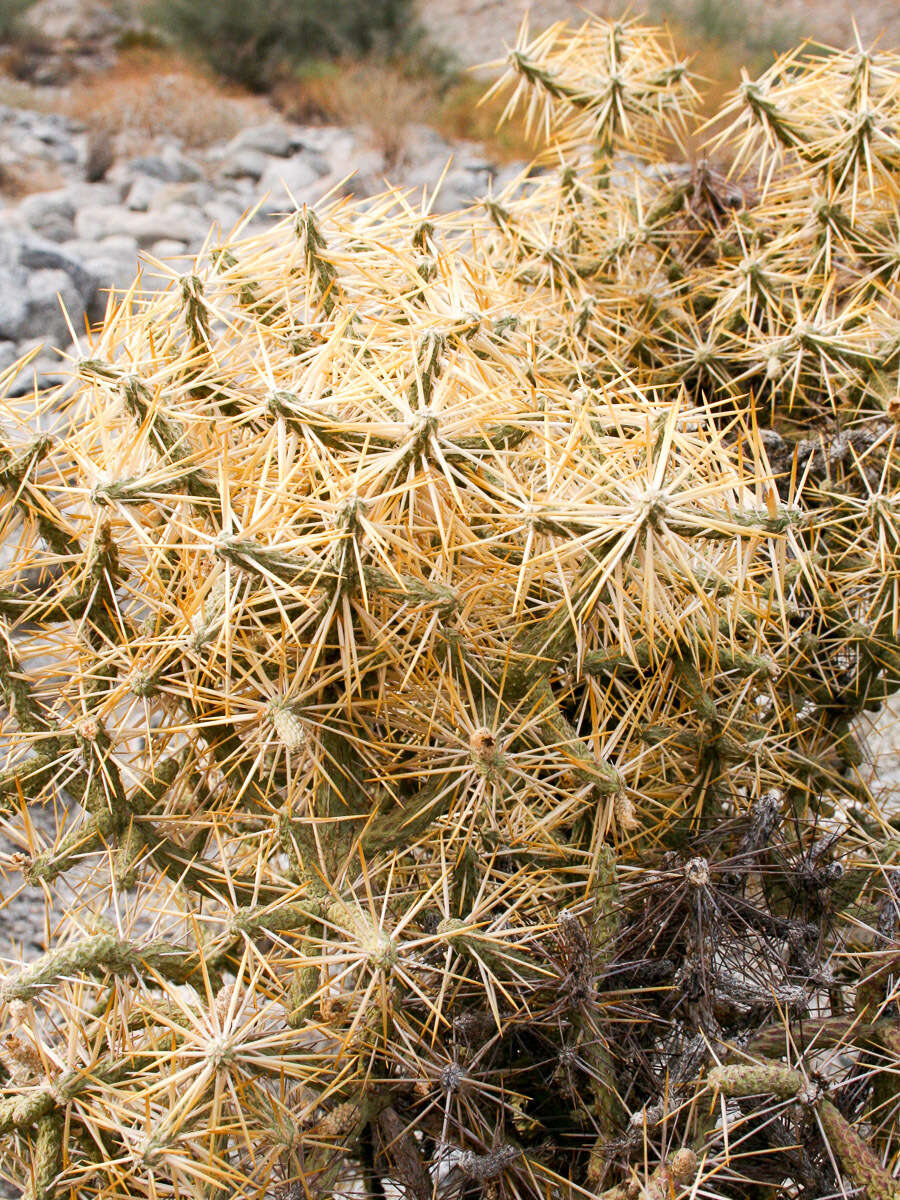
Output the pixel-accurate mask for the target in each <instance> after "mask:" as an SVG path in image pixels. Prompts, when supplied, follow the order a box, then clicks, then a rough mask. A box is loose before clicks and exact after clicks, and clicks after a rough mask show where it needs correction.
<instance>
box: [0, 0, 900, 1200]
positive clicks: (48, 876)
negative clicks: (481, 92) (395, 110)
mask: <svg viewBox="0 0 900 1200" xmlns="http://www.w3.org/2000/svg"><path fill="white" fill-rule="evenodd" d="M506 67H507V69H506V72H505V74H504V75H503V77H502V78H501V79H500V80H499V82H498V83H497V85H496V87H497V89H498V91H500V92H501V93H504V94H505V95H507V97H508V99H509V103H508V109H507V114H508V116H509V117H510V118H512V117H513V116H514V115H515V114H516V113H517V112H518V111H519V110H522V109H524V111H525V114H526V118H527V120H528V121H529V122H530V125H531V127H532V128H533V129H534V130H535V131H536V132H537V133H538V134H539V135H541V136H542V137H543V138H544V140H545V142H546V145H545V146H544V148H543V149H542V150H541V151H540V154H541V157H540V160H539V165H540V166H541V168H542V169H541V170H540V171H535V172H533V173H532V174H531V175H529V176H528V177H525V178H522V179H521V180H519V181H517V182H516V183H515V184H513V185H511V186H510V187H509V188H508V189H507V190H506V191H505V192H503V193H502V194H497V195H491V196H488V197H486V198H485V201H484V204H483V205H482V206H481V207H480V208H479V209H477V210H474V211H472V212H470V213H466V214H462V215H457V216H451V217H446V218H437V217H433V216H432V215H430V213H429V211H428V208H427V204H426V205H424V206H423V205H421V204H418V203H413V201H412V199H411V198H410V197H405V196H402V195H399V194H396V193H388V194H385V195H384V196H382V197H379V198H377V199H375V200H373V201H369V202H367V203H366V204H365V205H355V204H353V203H351V202H349V201H346V200H341V201H333V202H328V203H323V204H322V205H320V206H319V207H318V209H317V210H316V211H313V210H311V209H306V208H304V209H302V210H300V211H296V212H292V213H289V214H288V215H287V216H285V218H284V219H283V220H281V221H280V222H279V223H278V224H276V225H273V226H272V227H271V228H270V229H269V230H268V231H267V232H265V233H263V234H260V235H257V236H254V237H249V238H248V237H241V236H240V234H239V233H237V234H235V236H233V237H232V238H230V239H229V240H228V241H227V244H224V245H218V246H211V247H210V248H209V249H208V250H207V252H205V253H204V254H203V255H202V256H201V258H200V259H198V261H197V263H196V264H195V265H194V267H193V268H192V270H191V271H190V272H189V274H188V275H186V276H185V277H184V278H182V279H177V280H174V281H173V285H172V287H171V288H170V289H169V290H168V292H166V293H165V294H163V295H162V296H158V297H155V298H153V299H152V300H148V301H146V302H145V301H143V300H142V299H141V297H140V295H139V293H138V292H137V291H134V292H133V293H132V294H130V295H128V296H126V297H125V298H124V299H122V300H121V301H120V302H118V303H115V304H114V303H111V304H110V307H109V311H108V314H107V317H106V319H105V321H104V322H103V323H102V326H101V327H100V328H98V329H97V330H95V331H93V332H92V333H91V334H90V335H88V336H86V337H84V338H83V339H82V343H81V344H82V354H81V357H80V358H79V359H78V361H77V362H75V363H74V366H73V374H74V377H75V385H74V387H72V388H70V389H68V390H66V391H60V392H57V393H52V394H50V395H46V396H36V397H33V398H32V399H31V400H25V401H22V400H18V401H12V400H8V401H6V402H4V404H3V411H2V436H3V446H2V455H0V484H2V488H3V493H2V494H3V500H2V519H3V530H4V536H5V538H6V541H7V542H8V543H10V544H11V545H12V546H13V547H14V549H15V555H14V557H13V561H12V562H11V563H10V564H9V565H8V566H6V567H4V568H3V571H2V578H0V584H2V586H0V619H2V629H0V633H2V637H0V690H2V695H3V699H4V701H5V709H4V715H3V719H2V738H3V741H2V745H3V754H4V758H5V761H4V763H3V770H2V772H0V811H2V823H3V832H4V835H5V837H6V838H7V841H8V842H9V841H12V843H14V845H15V846H16V851H15V853H10V854H8V855H7V857H6V858H5V859H4V860H3V868H4V873H5V879H6V883H5V888H6V893H7V894H8V895H14V894H16V893H17V892H18V890H20V889H22V888H33V889H39V890H42V891H43V894H44V896H45V897H46V901H47V905H48V914H49V917H48V935H49V941H48V944H47V948H46V953H45V954H44V955H43V956H42V957H39V958H37V959H34V958H31V959H29V960H27V961H22V958H21V956H17V952H16V951H15V949H11V950H9V952H8V955H7V959H6V970H5V974H4V976H3V979H2V982H0V1022H2V1029H3V1041H2V1043H0V1045H2V1051H0V1058H2V1067H0V1168H2V1171H3V1173H4V1174H5V1175H6V1176H7V1177H8V1178H9V1179H10V1180H11V1181H13V1183H14V1184H15V1185H16V1186H17V1187H18V1188H20V1189H25V1190H27V1191H28V1194H29V1195H30V1196H32V1197H33V1200H50V1198H51V1197H56V1196H59V1197H62V1196H67V1197H73V1198H75V1197H77V1198H78V1200H88V1198H92V1197H97V1198H100V1197H102V1198H104V1200H113V1198H116V1200H119V1198H124V1197H140V1198H143V1200H164V1198H169V1197H171V1198H176V1197H178V1198H181V1200H183V1198H186V1197H190V1198H191V1200H193V1198H195V1197H196V1198H198V1200H199V1198H200V1197H204V1198H210V1200H224V1198H225V1197H247V1198H250V1197H284V1198H287V1197H290V1198H292V1200H297V1198H299V1197H322V1198H326V1197H331V1196H338V1197H341V1196H345V1195H346V1196H350V1195H354V1196H355V1195H361V1194H366V1195H369V1196H371V1197H380V1196H385V1195H397V1194H402V1195H405V1196H407V1197H410V1198H411V1200H429V1197H432V1196H441V1197H443V1196H448V1195H462V1194H464V1195H466V1196H467V1197H474V1196H481V1195H484V1196H485V1197H488V1196H489V1197H509V1198H522V1200H525V1198H526V1197H527V1198H532V1197H533V1198H534V1200H538V1198H539V1197H540V1198H546V1197H560V1198H562V1197H565V1198H566V1200H568V1198H570V1197H572V1198H574V1197H577V1196H591V1195H603V1196H606V1197H608V1198H610V1200H612V1198H613V1197H616V1198H621V1200H624V1198H633V1197H638V1196H643V1197H660V1198H662V1197H665V1198H667V1200H669V1198H671V1197H673V1196H676V1195H684V1196H688V1195H691V1196H697V1195H703V1196H706V1197H717V1196H723V1197H735V1198H737V1197H746V1196H753V1197H764V1196H770V1197H772V1200H775V1197H777V1196H783V1197H787V1196H791V1197H799V1196H808V1197H813V1196H824V1195H840V1194H850V1193H849V1191H848V1190H847V1189H855V1191H854V1192H853V1194H858V1195H865V1196H867V1197H868V1200H882V1198H883V1197H893V1198H896V1197H897V1195H898V1184H897V1183H896V1182H895V1175H896V1172H897V1161H898V1155H900V1140H898V1133H897V1130H898V1127H900V1121H898V1108H900V1086H898V1070H897V1061H898V1058H897V1051H898V1039H900V1032H898V1030H900V1025H898V1017H900V1010H898V973H897V972H898V968H897V962H898V960H897V936H898V935H897V930H898V892H900V884H898V875H897V872H898V869H900V867H898V857H900V849H898V846H900V843H898V839H897V829H896V824H894V825H893V826H892V825H891V823H890V821H889V820H888V817H887V816H886V815H885V813H883V812H882V811H881V810H880V809H879V807H878V805H877V803H876V802H875V800H874V799H873V797H872V796H871V795H870V794H869V792H868V791H867V788H866V786H865V784H864V783H863V782H862V780H861V779H860V777H859V776H858V774H857V771H856V768H857V767H858V766H859V764H860V761H861V758H862V754H863V751H862V749H861V747H860V745H859V744H858V742H857V740H856V738H855V736H854V728H855V727H854V724H853V720H854V718H855V717H856V716H857V715H858V714H859V713H860V712H862V710H864V709H867V708H873V707H877V706H878V705H879V704H880V703H881V702H882V701H883V700H884V698H885V697H886V696H887V695H888V694H889V693H891V692H892V691H894V690H895V689H896V688H897V687H898V686H900V641H898V612H900V588H898V580H900V556H898V547H900V520H898V514H900V456H898V451H897V446H896V441H897V430H898V425H897V412H898V402H897V389H898V371H900V304H898V300H897V292H898V285H900V253H898V249H897V246H898V236H900V212H898V208H897V195H898V182H900V175H898V171H900V157H898V155H900V150H898V143H897V133H896V131H897V129H898V128H900V60H898V59H897V58H896V57H894V56H892V55H890V54H887V53H885V52H883V51H881V50H875V51H872V52H869V53H865V52H863V51H862V50H860V51H854V52H847V53H844V52H841V53H837V52H835V53H824V52H823V53H822V54H820V55H817V54H816V53H814V52H812V51H810V50H809V49H807V50H805V51H803V52H802V53H800V52H798V53H797V54H794V55H788V56H786V57H785V58H783V59H781V60H779V61H778V62H776V63H775V64H774V65H773V66H772V67H771V69H770V70H769V71H768V72H767V73H766V74H765V75H764V76H763V77H762V79H760V80H758V81H756V82H750V81H747V82H746V83H745V84H743V85H742V87H741V89H740V91H739V93H738V94H737V95H736V96H735V98H734V100H733V102H732V103H730V104H729V106H728V107H727V109H726V111H725V113H724V114H723V116H722V119H721V120H719V121H718V122H717V123H716V124H715V129H716V134H715V141H714V142H713V144H712V146H711V148H710V154H711V155H712V156H714V159H713V162H707V161H705V160H704V161H700V162H697V163H696V164H695V165H693V166H686V167H673V166H672V165H671V162H672V160H674V159H677V158H679V156H682V157H683V156H684V154H685V153H686V152H685V151H684V150H683V146H685V145H687V144H688V143H687V139H688V138H691V139H693V143H692V144H697V138H698V136H702V131H701V134H699V135H698V132H697V129H696V120H695V117H694V106H695V102H696V99H697V94H696V91H695V89H694V85H693V83H692V81H691V77H690V73H689V71H688V69H687V67H686V66H685V65H684V64H682V63H679V62H677V61H676V60H675V59H674V58H673V56H672V54H671V51H670V47H669V45H668V42H667V40H666V38H665V37H664V36H663V35H661V34H660V33H658V32H655V31H653V30H650V29H644V28H642V27H640V26H639V25H637V24H631V23H625V24H607V23H604V22H602V21H597V20H591V21H589V22H588V23H587V24H585V25H584V26H583V27H582V28H581V29H578V30H570V29H568V28H567V27H564V26H557V27H554V28H553V29H551V30H549V31H548V32H546V33H545V34H542V35H540V36H539V37H537V38H536V39H535V40H534V41H531V40H529V36H528V34H527V31H523V34H522V37H521V39H520V42H519V44H518V46H517V47H516V49H515V50H514V51H513V52H512V53H511V55H510V56H509V59H508V61H507V64H506ZM713 163H715V164H717V165H713ZM729 163H730V164H731V165H730V168H729ZM729 171H730V173H729ZM51 426H52V427H53V429H54V432H52V433H47V432H46V430H47V429H48V428H49V427H51ZM39 812H41V814H42V818H41V820H40V821H39V820H37V814H38V813H39Z"/></svg>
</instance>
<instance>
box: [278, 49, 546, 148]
mask: <svg viewBox="0 0 900 1200" xmlns="http://www.w3.org/2000/svg"><path fill="white" fill-rule="evenodd" d="M484 91H485V84H484V81H483V80H479V79H473V78H471V77H468V76H463V77H460V78H458V79H454V80H453V81H452V82H450V83H449V84H448V83H447V82H446V81H443V80H441V79H440V78H438V77H437V76H429V75H425V74H422V73H411V72H410V71H407V70H404V69H403V68H402V66H396V65H391V64H388V63H383V62H377V61H373V60H370V61H366V62H348V63H339V64H327V65H324V66H319V67H317V68H316V69H314V70H310V71H307V72H305V73H304V74H303V75H302V76H300V77H299V78H296V79H293V80H291V81H289V82H285V83H283V84H282V85H280V86H279V88H278V89H277V90H276V93H275V96H274V99H275V102H276V104H277V105H278V107H279V108H280V109H281V111H282V112H283V113H284V115H285V116H286V117H288V118H289V119H290V120H292V121H300V122H306V123H313V124H315V123H326V124H335V125H364V126H366V127H367V128H368V130H369V132H370V134H371V138H372V142H373V144H374V145H375V146H376V147H377V148H378V149H379V150H381V151H382V153H383V154H384V156H385V158H386V159H387V161H388V163H389V164H390V165H392V166H395V165H397V164H398V163H399V162H401V161H402V158H403V151H404V148H405V145H406V141H407V136H408V131H409V127H410V125H413V124H422V123H425V124H428V125H431V126H432V127H433V128H435V129H436V130H437V131H438V132H439V133H441V134H443V136H444V137H446V138H448V139H451V140H452V139H458V138H468V139H470V140H472V141H477V142H481V143H483V144H484V146H485V149H486V151H487V152H488V154H489V155H490V156H491V157H492V158H494V159H496V160H497V161H499V162H507V161H509V160H510V159H513V158H529V157H530V156H531V146H530V144H529V142H527V141H526V139H525V138H524V137H523V136H522V135H521V133H520V131H519V130H518V129H516V128H514V127H513V126H510V125H506V126H503V127H502V128H500V127H498V121H499V116H500V112H501V108H500V106H498V105H497V104H494V103H490V102H489V103H487V104H485V105H481V103H480V102H481V99H482V96H483V95H484Z"/></svg>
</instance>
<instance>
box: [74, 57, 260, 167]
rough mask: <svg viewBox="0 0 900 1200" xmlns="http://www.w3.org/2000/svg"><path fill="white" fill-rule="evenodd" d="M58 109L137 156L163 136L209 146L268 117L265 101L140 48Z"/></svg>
mask: <svg viewBox="0 0 900 1200" xmlns="http://www.w3.org/2000/svg"><path fill="white" fill-rule="evenodd" d="M60 108H61V111H63V112H65V113H66V114H67V115H69V116H71V117H75V118H76V119H77V120H79V121H83V122H84V123H85V124H86V125H87V127H88V128H89V129H90V130H93V131H95V132H97V133H100V134H103V135H105V136H107V137H109V138H117V139H120V140H121V141H122V142H123V143H125V148H130V149H132V150H133V151H136V150H140V149H141V148H143V146H145V145H146V143H147V142H148V141H149V140H150V139H151V138H153V137H156V136H160V135H162V136H169V137H176V138H180V139H181V140H182V141H183V142H184V144H185V145H186V146H188V147H203V146H208V145H209V144H210V143H212V142H217V141H222V140H224V139H227V138H229V137H232V136H233V135H234V134H235V133H237V132H238V130H239V129H241V128H243V127H244V126H245V125H246V124H248V123H249V122H251V121H252V120H253V119H257V120H258V119H260V117H261V116H263V115H264V113H265V105H264V103H263V102H262V101H260V100H254V99H252V98H250V97H248V96H247V95H246V94H245V93H243V92H241V91H240V90H239V89H236V88H228V87H225V86H223V85H222V84H221V83H219V82H217V81H216V80H215V79H213V78H212V76H211V75H210V74H209V73H207V72H205V71H203V70H201V69H200V68H199V67H197V66H196V65H194V64H193V63H192V62H191V61H189V60H187V59H184V58H179V57H178V56H177V55H173V54H172V53H171V52H170V51H161V50H148V49H142V48H135V49H132V50H129V51H126V52H124V53H122V54H121V55H120V56H119V59H118V62H117V63H116V65H115V67H114V68H113V69H112V70H110V71H107V72H103V73H101V74H98V75H92V76H87V77H83V78H82V79H80V80H78V81H76V82H75V83H74V84H73V85H72V86H71V87H70V88H69V89H67V94H66V95H65V97H64V98H61V101H60Z"/></svg>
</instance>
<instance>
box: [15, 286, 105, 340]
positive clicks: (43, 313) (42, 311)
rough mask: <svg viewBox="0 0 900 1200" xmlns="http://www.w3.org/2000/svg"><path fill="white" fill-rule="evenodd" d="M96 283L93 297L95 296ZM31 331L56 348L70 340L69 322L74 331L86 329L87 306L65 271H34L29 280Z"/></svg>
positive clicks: (28, 318)
mask: <svg viewBox="0 0 900 1200" xmlns="http://www.w3.org/2000/svg"><path fill="white" fill-rule="evenodd" d="M96 290H97V289H96V282H95V283H94V286H93V288H92V293H93V292H96ZM27 297H28V316H27V322H28V329H29V331H32V332H34V333H35V334H36V335H39V336H40V337H42V338H44V339H46V340H47V341H48V342H52V343H53V344H54V345H59V344H68V342H69V341H70V340H71V336H72V335H71V333H70V332H69V325H68V324H67V322H66V316H65V314H64V312H63V309H65V313H67V314H68V318H69V321H70V322H71V324H72V327H73V328H74V329H75V330H78V329H79V328H83V327H84V315H85V311H86V307H87V306H86V304H85V302H84V300H83V298H82V295H81V293H80V292H79V291H78V289H77V288H76V287H75V286H74V284H73V282H72V279H71V277H70V276H69V275H67V274H66V272H65V271H60V270H42V271H32V272H31V273H30V274H29V276H28V291H27Z"/></svg>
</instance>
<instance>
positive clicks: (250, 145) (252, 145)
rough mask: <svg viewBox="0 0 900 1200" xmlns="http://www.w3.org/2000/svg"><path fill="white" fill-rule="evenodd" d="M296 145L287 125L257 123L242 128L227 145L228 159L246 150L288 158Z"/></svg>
mask: <svg viewBox="0 0 900 1200" xmlns="http://www.w3.org/2000/svg"><path fill="white" fill-rule="evenodd" d="M294 145H295V140H294V135H293V134H292V132H291V130H290V129H289V128H288V127H287V126H286V125H279V124H275V123H273V124H270V125H256V126H254V127H252V128H250V129H242V130H241V132H240V133H238V134H236V135H235V136H234V137H233V138H232V139H231V141H230V142H229V143H228V145H227V146H226V147H225V151H226V161H228V160H229V159H234V158H236V157H237V155H239V154H241V153H242V152H244V151H246V150H250V151H255V152H256V153H258V154H260V155H263V156H265V155H273V156H274V157H275V158H287V157H288V156H289V155H290V153H291V151H292V150H293V148H294Z"/></svg>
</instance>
